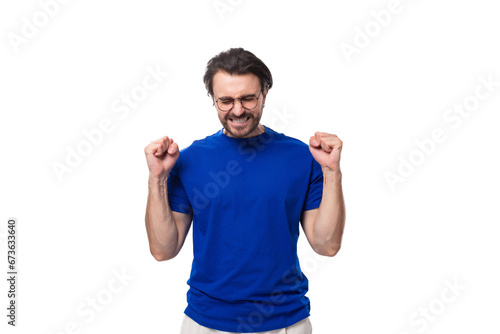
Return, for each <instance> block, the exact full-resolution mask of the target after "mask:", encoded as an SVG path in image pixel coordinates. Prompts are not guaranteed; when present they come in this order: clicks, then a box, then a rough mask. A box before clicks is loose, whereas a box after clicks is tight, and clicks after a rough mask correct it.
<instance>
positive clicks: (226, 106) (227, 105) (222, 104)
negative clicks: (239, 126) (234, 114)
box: [217, 99, 234, 111]
mask: <svg viewBox="0 0 500 334" xmlns="http://www.w3.org/2000/svg"><path fill="white" fill-rule="evenodd" d="M233 102H234V100H233V99H229V100H218V101H217V105H218V106H219V109H220V110H222V111H228V110H230V109H231V108H232V107H233Z"/></svg>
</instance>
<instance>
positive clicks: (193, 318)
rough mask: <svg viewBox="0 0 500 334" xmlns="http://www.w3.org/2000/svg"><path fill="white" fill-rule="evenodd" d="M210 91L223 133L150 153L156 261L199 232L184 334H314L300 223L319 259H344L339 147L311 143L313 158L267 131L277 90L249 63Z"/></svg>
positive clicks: (222, 62)
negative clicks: (266, 111)
mask: <svg viewBox="0 0 500 334" xmlns="http://www.w3.org/2000/svg"><path fill="white" fill-rule="evenodd" d="M204 82H205V86H206V88H207V91H208V94H209V95H210V97H211V98H212V101H213V103H214V106H215V109H216V111H217V114H218V117H219V120H220V122H221V123H222V126H223V129H222V130H220V131H218V132H217V133H215V134H213V135H211V136H208V137H206V138H205V139H202V140H197V141H194V142H193V144H191V145H190V146H189V147H187V148H185V149H183V150H182V151H180V152H179V148H178V146H177V144H176V143H175V142H174V141H173V139H172V138H169V137H163V138H160V139H158V140H156V141H153V142H151V143H150V144H149V145H148V146H147V147H146V148H145V150H144V151H145V154H146V159H147V163H148V167H149V194H148V202H147V208H146V229H147V234H148V239H149V246H150V250H151V253H152V255H153V256H154V258H155V259H156V260H158V261H164V260H169V259H172V258H173V257H175V256H176V255H177V254H178V253H179V251H180V250H181V248H182V245H183V243H184V240H185V238H186V235H187V233H188V231H189V229H190V226H191V221H193V253H194V259H193V263H192V269H191V276H190V279H189V280H188V284H189V285H190V289H189V291H188V293H187V301H188V306H187V308H186V309H185V311H184V313H185V316H184V321H183V324H182V329H181V333H189V334H193V333H228V332H230V333H254V332H259V333H260V332H263V333H276V334H277V333H296V334H310V333H312V326H311V323H310V321H309V315H310V302H309V298H307V297H306V296H305V294H306V292H307V290H308V280H307V277H306V276H305V275H304V274H303V273H302V272H301V269H300V265H299V261H298V257H297V240H298V236H299V221H300V223H301V224H302V228H303V230H304V233H305V235H306V237H307V240H308V241H309V243H310V245H311V246H312V248H313V249H314V251H315V252H317V253H318V254H321V255H324V256H334V255H335V254H336V253H337V252H338V251H339V249H340V244H341V239H342V233H343V230H344V222H345V207H344V200H343V194H342V186H341V179H342V174H341V171H340V152H341V149H342V141H341V140H340V139H339V138H338V137H337V136H336V135H333V134H328V133H323V132H316V133H315V134H314V136H312V137H311V138H310V139H309V147H308V146H307V145H306V144H304V143H303V142H301V141H299V140H297V139H294V138H291V137H288V136H285V135H284V134H281V133H277V132H275V131H273V130H272V129H270V128H268V127H266V126H264V125H262V124H260V119H261V116H262V111H263V108H264V104H265V101H266V98H267V94H268V92H269V89H270V88H271V87H272V83H273V82H272V76H271V73H270V71H269V69H268V68H267V66H266V65H265V64H264V63H263V62H262V61H261V60H260V59H259V58H257V57H256V56H255V55H254V54H252V53H251V52H249V51H246V50H243V49H241V48H238V49H230V50H228V51H225V52H221V53H220V54H218V55H217V56H215V57H213V58H212V59H211V60H210V61H209V62H208V64H207V69H206V73H205V76H204Z"/></svg>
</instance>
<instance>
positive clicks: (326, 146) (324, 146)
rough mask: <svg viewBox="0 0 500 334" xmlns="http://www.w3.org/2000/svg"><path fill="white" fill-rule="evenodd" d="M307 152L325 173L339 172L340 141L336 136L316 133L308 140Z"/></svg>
mask: <svg viewBox="0 0 500 334" xmlns="http://www.w3.org/2000/svg"><path fill="white" fill-rule="evenodd" d="M309 150H310V151H311V154H312V156H313V158H314V160H316V161H317V162H318V163H319V164H320V165H321V167H322V169H323V173H325V172H340V152H341V151H342V141H341V140H340V139H339V137H337V136H336V135H332V134H329V133H326V132H316V133H315V134H314V136H312V137H311V138H310V139H309Z"/></svg>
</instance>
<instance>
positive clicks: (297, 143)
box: [268, 128, 309, 152]
mask: <svg viewBox="0 0 500 334" xmlns="http://www.w3.org/2000/svg"><path fill="white" fill-rule="evenodd" d="M268 132H269V134H270V136H271V137H272V138H273V141H275V142H276V143H277V144H280V145H284V146H287V147H288V148H294V149H297V150H302V151H307V152H309V145H307V144H306V143H304V142H303V141H301V140H300V139H297V138H295V137H291V136H288V135H285V134H283V133H280V132H277V131H274V130H272V129H271V128H268Z"/></svg>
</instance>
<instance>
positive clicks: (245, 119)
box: [232, 117, 248, 123]
mask: <svg viewBox="0 0 500 334" xmlns="http://www.w3.org/2000/svg"><path fill="white" fill-rule="evenodd" d="M247 119H248V117H247V118H233V119H232V121H233V122H234V123H244V122H246V121H247Z"/></svg>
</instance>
